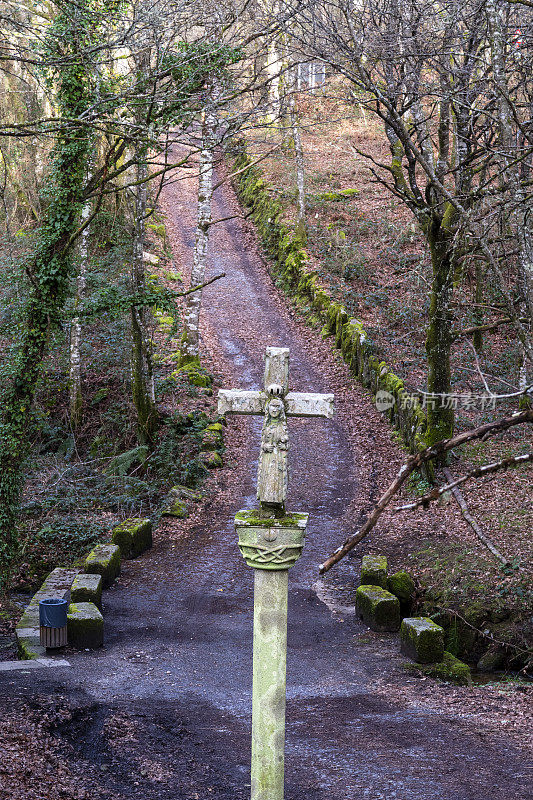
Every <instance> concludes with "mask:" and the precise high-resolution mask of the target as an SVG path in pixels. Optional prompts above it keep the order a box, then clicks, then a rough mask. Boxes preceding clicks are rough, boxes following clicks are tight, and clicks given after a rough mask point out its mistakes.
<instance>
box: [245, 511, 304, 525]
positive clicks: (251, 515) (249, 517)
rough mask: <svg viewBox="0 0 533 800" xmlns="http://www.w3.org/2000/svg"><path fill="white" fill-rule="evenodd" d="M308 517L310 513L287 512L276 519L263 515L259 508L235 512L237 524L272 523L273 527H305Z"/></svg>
mask: <svg viewBox="0 0 533 800" xmlns="http://www.w3.org/2000/svg"><path fill="white" fill-rule="evenodd" d="M308 519H309V515H308V514H286V515H285V516H284V517H279V518H276V519H274V518H272V517H262V516H261V515H260V513H259V511H258V510H257V509H252V510H250V511H238V512H237V513H236V514H235V525H247V526H249V527H250V528H256V527H259V528H264V527H265V526H266V525H268V524H271V525H272V526H273V527H280V528H297V527H302V526H303V527H305V526H306V524H307V520H308Z"/></svg>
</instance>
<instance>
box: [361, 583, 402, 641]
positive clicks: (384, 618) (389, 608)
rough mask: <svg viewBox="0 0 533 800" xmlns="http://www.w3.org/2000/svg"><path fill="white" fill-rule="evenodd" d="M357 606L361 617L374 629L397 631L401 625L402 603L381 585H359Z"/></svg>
mask: <svg viewBox="0 0 533 800" xmlns="http://www.w3.org/2000/svg"><path fill="white" fill-rule="evenodd" d="M355 607H356V611H357V614H358V615H359V617H360V619H362V620H363V622H364V623H365V625H368V627H369V628H371V629H372V630H373V631H397V630H398V628H399V627H400V603H399V600H398V598H397V597H395V596H394V595H393V594H391V593H390V592H388V591H387V590H386V589H383V587H381V586H359V588H358V589H357V592H356V594H355Z"/></svg>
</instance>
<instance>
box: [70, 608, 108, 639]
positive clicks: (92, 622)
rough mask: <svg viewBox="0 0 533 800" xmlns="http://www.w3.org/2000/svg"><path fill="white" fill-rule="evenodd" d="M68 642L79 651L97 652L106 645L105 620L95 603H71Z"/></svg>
mask: <svg viewBox="0 0 533 800" xmlns="http://www.w3.org/2000/svg"><path fill="white" fill-rule="evenodd" d="M67 640H68V643H69V645H70V646H71V647H77V648H78V650H87V649H89V650H95V649H96V648H97V647H102V645H103V643H104V618H103V616H102V615H101V613H100V611H99V610H98V608H97V607H96V606H95V604H94V603H71V604H70V605H69V607H68V613H67Z"/></svg>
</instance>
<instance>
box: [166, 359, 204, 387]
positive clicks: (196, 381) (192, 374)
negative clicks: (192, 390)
mask: <svg viewBox="0 0 533 800" xmlns="http://www.w3.org/2000/svg"><path fill="white" fill-rule="evenodd" d="M171 377H172V378H174V379H175V380H179V378H186V379H187V381H188V382H189V383H190V384H191V386H202V387H204V388H208V387H210V386H211V384H212V383H213V378H212V377H211V375H210V374H209V373H208V372H207V371H206V370H205V369H204V368H203V367H201V366H200V365H199V364H198V363H197V362H192V363H190V364H185V365H184V366H182V367H179V368H178V369H176V370H174V372H173V373H172V375H171Z"/></svg>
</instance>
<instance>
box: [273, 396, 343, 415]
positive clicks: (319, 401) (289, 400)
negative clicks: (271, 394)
mask: <svg viewBox="0 0 533 800" xmlns="http://www.w3.org/2000/svg"><path fill="white" fill-rule="evenodd" d="M334 399H335V396H334V395H332V394H317V393H315V392H289V393H288V395H287V396H286V397H285V402H286V405H287V415H288V416H290V417H326V418H327V419H332V418H333V414H334V408H333V401H334Z"/></svg>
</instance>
